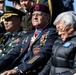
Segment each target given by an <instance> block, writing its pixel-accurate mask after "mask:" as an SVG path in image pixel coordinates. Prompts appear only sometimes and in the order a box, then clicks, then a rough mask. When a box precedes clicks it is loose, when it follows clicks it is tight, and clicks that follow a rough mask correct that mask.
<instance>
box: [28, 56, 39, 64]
mask: <svg viewBox="0 0 76 75" xmlns="http://www.w3.org/2000/svg"><path fill="white" fill-rule="evenodd" d="M39 58H40V56H39V55H36V56H34V57H33V58H32V59H31V60H29V61H28V62H27V64H32V63H34V62H35V61H37V60H38V59H39Z"/></svg>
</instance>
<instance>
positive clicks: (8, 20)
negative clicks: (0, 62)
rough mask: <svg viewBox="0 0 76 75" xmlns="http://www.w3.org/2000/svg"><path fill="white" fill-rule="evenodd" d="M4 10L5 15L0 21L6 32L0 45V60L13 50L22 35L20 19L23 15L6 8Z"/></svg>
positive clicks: (13, 9)
mask: <svg viewBox="0 0 76 75" xmlns="http://www.w3.org/2000/svg"><path fill="white" fill-rule="evenodd" d="M4 9H5V10H4V12H5V13H4V15H3V16H2V20H3V23H4V27H5V30H6V31H7V32H6V33H5V34H4V37H3V40H2V42H1V43H0V58H1V57H2V56H4V55H5V54H7V53H8V52H9V51H10V50H13V48H15V46H17V45H18V43H19V41H20V38H21V36H22V35H23V34H24V31H23V30H22V27H21V25H20V23H21V18H22V16H23V15H25V13H23V12H21V11H19V10H17V9H15V8H13V7H8V6H6V7H5V8H4Z"/></svg>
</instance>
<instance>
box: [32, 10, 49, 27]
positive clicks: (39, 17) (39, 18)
mask: <svg viewBox="0 0 76 75" xmlns="http://www.w3.org/2000/svg"><path fill="white" fill-rule="evenodd" d="M47 21H48V14H46V13H42V12H41V11H34V12H33V13H32V24H33V26H34V27H35V28H42V27H44V26H45V25H46V24H47Z"/></svg>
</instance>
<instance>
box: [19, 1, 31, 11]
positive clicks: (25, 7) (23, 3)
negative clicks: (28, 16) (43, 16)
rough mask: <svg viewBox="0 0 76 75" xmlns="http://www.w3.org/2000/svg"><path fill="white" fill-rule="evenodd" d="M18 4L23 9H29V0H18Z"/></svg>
mask: <svg viewBox="0 0 76 75" xmlns="http://www.w3.org/2000/svg"><path fill="white" fill-rule="evenodd" d="M20 4H21V7H22V8H23V9H25V10H26V9H29V8H30V6H31V0H20Z"/></svg>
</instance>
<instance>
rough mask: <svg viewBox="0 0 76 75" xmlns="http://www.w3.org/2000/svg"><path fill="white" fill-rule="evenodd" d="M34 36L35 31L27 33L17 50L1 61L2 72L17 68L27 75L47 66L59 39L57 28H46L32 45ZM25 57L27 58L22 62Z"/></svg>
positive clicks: (0, 69)
mask: <svg viewBox="0 0 76 75" xmlns="http://www.w3.org/2000/svg"><path fill="white" fill-rule="evenodd" d="M33 35H34V31H31V32H28V33H26V34H25V36H23V38H22V40H21V41H20V43H19V45H18V46H17V47H16V48H15V49H14V50H12V51H10V53H9V54H7V55H6V56H5V57H3V58H2V59H0V72H1V71H3V70H5V69H12V68H14V67H16V66H17V67H18V68H19V69H20V70H21V71H22V72H23V74H25V73H26V72H28V71H32V70H34V69H37V68H38V67H40V66H44V64H46V62H47V61H48V59H49V58H50V56H51V51H52V46H53V43H54V41H55V40H56V39H57V33H56V31H55V28H53V27H49V25H48V26H46V27H45V28H44V30H43V31H42V32H41V34H40V35H39V36H38V37H37V38H36V39H35V41H34V42H33V43H32V44H30V41H31V38H32V36H33ZM24 55H26V58H25V60H24V61H23V62H21V60H22V59H23V57H24Z"/></svg>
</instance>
